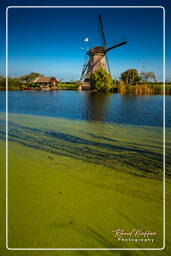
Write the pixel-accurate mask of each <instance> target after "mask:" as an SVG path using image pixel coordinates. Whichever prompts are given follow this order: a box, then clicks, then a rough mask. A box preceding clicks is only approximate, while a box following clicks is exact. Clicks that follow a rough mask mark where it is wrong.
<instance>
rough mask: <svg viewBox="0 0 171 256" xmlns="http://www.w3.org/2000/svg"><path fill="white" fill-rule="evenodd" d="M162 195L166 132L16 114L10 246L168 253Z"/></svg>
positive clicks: (12, 142)
mask: <svg viewBox="0 0 171 256" xmlns="http://www.w3.org/2000/svg"><path fill="white" fill-rule="evenodd" d="M168 132H170V131H169V130H168ZM3 136H4V135H3V134H2V138H3ZM169 152H170V151H169V148H168V153H169ZM169 166H170V165H169V163H168V168H167V171H168V172H169ZM162 192H163V184H162V128H154V127H135V126H128V125H115V124H110V123H107V124H106V123H102V122H93V121H75V120H74V121H72V120H64V119H56V118H48V117H46V118H45V117H38V116H31V115H17V114H10V115H9V247H12V248H13V247H14V248H30V247H31V248H34V247H35V248H36V247H39V248H40V247H43V248H45V247H49V248H52V247H56V248H61V247H62V248H66V247H67V248H68V247H72V248H92V247H93V248H113V247H123V248H124V247H137V248H138V247H153V248H155V247H159V248H160V247H162V235H163V234H162V226H163V222H162V220H163V216H162V214H163V205H162V204H163V201H162ZM117 228H123V229H125V230H128V231H129V230H132V229H133V228H141V229H145V230H146V229H149V230H152V231H155V232H157V233H158V235H157V239H156V240H155V242H154V243H148V246H147V245H146V244H144V243H141V242H140V243H126V242H122V243H120V242H118V241H117V240H116V238H114V236H113V233H112V230H114V229H117Z"/></svg>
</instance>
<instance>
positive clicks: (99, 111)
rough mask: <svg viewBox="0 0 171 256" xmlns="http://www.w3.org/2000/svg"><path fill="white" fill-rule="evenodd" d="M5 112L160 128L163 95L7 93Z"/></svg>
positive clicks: (170, 122) (170, 117)
mask: <svg viewBox="0 0 171 256" xmlns="http://www.w3.org/2000/svg"><path fill="white" fill-rule="evenodd" d="M169 109H170V110H169ZM0 110H1V111H5V92H2V91H1V93H0ZM9 112H10V113H23V114H24V113H25V114H32V115H39V116H50V117H62V118H66V119H73V120H75V119H77V120H94V121H102V122H112V123H118V124H130V125H140V126H141V125H147V126H158V127H161V126H162V125H163V96H161V95H144V96H131V95H124V96H122V95H120V94H110V93H109V94H105V93H100V92H99V93H95V92H89V91H82V92H80V91H52V92H43V91H10V92H9ZM166 126H167V127H171V97H170V96H166Z"/></svg>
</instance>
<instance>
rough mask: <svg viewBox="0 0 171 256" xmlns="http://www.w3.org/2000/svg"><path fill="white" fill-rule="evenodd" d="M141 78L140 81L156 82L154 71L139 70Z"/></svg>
mask: <svg viewBox="0 0 171 256" xmlns="http://www.w3.org/2000/svg"><path fill="white" fill-rule="evenodd" d="M141 80H142V82H148V81H150V80H153V81H154V82H156V76H155V74H154V72H141Z"/></svg>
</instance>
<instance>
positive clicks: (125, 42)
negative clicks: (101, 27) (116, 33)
mask: <svg viewBox="0 0 171 256" xmlns="http://www.w3.org/2000/svg"><path fill="white" fill-rule="evenodd" d="M124 44H127V41H124V42H122V43H120V44H116V45H114V46H112V47H110V48H107V49H106V52H109V51H110V50H112V49H114V48H116V47H119V46H122V45H124Z"/></svg>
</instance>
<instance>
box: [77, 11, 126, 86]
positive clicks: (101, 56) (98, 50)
mask: <svg viewBox="0 0 171 256" xmlns="http://www.w3.org/2000/svg"><path fill="white" fill-rule="evenodd" d="M98 18H99V23H100V31H101V34H102V40H103V46H96V47H93V48H91V49H89V50H88V51H87V52H86V57H85V61H84V65H83V69H82V74H81V78H80V80H81V81H83V82H84V81H88V80H89V76H90V75H91V74H92V73H93V72H95V71H97V70H99V69H101V68H102V69H104V70H107V71H108V72H109V74H110V65H109V59H108V52H109V51H111V50H113V49H114V48H116V47H119V46H121V45H124V44H126V43H127V42H126V41H124V42H122V43H120V44H116V45H114V46H112V47H109V48H107V46H106V39H105V33H104V28H103V22H102V17H101V15H100V14H99V17H98ZM106 64H107V68H106Z"/></svg>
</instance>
